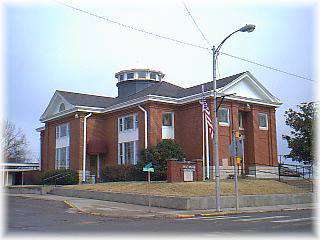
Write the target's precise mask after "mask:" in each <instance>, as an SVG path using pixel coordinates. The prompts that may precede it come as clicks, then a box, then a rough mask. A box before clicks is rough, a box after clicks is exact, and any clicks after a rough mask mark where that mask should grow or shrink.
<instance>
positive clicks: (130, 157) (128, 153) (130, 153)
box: [124, 142, 134, 164]
mask: <svg viewBox="0 0 320 240" xmlns="http://www.w3.org/2000/svg"><path fill="white" fill-rule="evenodd" d="M124 153H125V155H124V156H125V162H126V163H128V164H133V163H134V142H125V143H124Z"/></svg>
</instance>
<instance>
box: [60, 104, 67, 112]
mask: <svg viewBox="0 0 320 240" xmlns="http://www.w3.org/2000/svg"><path fill="white" fill-rule="evenodd" d="M64 110H66V107H65V105H64V103H61V104H60V107H59V112H62V111H64Z"/></svg>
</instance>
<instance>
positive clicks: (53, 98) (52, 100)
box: [40, 91, 74, 121]
mask: <svg viewBox="0 0 320 240" xmlns="http://www.w3.org/2000/svg"><path fill="white" fill-rule="evenodd" d="M58 97H60V98H61V99H62V101H63V102H66V103H68V104H69V105H70V106H72V107H73V106H74V105H73V104H71V103H69V102H68V101H67V100H66V99H65V98H64V97H63V96H62V95H61V94H60V93H59V92H58V91H55V93H54V94H53V97H52V98H51V99H50V102H49V104H48V106H47V107H46V109H45V110H44V112H43V114H42V115H41V116H40V121H41V119H45V118H46V115H47V114H48V111H49V109H50V107H51V105H52V104H53V102H54V101H55V100H56V99H57V98H58ZM63 112H64V111H62V112H61V113H63Z"/></svg>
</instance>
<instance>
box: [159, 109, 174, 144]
mask: <svg viewBox="0 0 320 240" xmlns="http://www.w3.org/2000/svg"><path fill="white" fill-rule="evenodd" d="M164 114H171V120H172V125H171V126H165V125H163V115H164ZM161 126H162V139H174V128H175V126H174V112H163V113H162V115H161ZM164 131H171V137H169V138H164Z"/></svg>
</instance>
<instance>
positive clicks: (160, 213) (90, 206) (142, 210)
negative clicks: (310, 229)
mask: <svg viewBox="0 0 320 240" xmlns="http://www.w3.org/2000/svg"><path fill="white" fill-rule="evenodd" d="M5 196H18V197H25V198H33V199H41V200H52V201H61V202H64V203H65V204H67V205H68V206H69V207H70V208H73V209H74V210H76V211H79V212H83V213H88V214H92V215H99V216H108V217H121V218H171V219H172V218H190V217H197V216H218V215H226V214H235V213H256V212H272V211H290V210H301V209H313V208H314V207H315V206H314V205H313V204H312V203H309V204H292V205H277V206H263V207H243V208H241V209H240V210H239V211H238V212H236V211H235V209H222V210H223V211H222V212H216V210H215V209H208V210H175V209H169V208H160V207H150V208H149V207H148V206H142V205H134V204H126V203H118V202H109V201H102V200H94V199H86V198H75V197H64V196H58V195H50V194H46V195H38V194H5Z"/></svg>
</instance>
